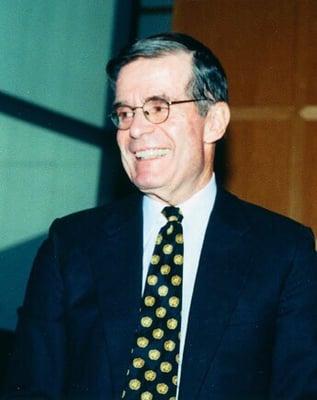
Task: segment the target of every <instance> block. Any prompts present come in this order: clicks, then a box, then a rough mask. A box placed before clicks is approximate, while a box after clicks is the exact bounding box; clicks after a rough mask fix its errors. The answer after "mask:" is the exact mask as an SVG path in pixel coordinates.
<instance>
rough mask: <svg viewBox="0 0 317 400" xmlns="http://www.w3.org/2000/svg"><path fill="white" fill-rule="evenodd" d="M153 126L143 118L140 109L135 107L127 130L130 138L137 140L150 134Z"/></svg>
mask: <svg viewBox="0 0 317 400" xmlns="http://www.w3.org/2000/svg"><path fill="white" fill-rule="evenodd" d="M153 125H154V124H152V122H150V121H148V120H147V119H146V118H145V115H144V113H143V110H142V107H137V108H135V111H134V117H133V121H132V124H131V126H130V129H129V131H130V136H131V137H132V138H134V139H137V138H139V137H140V136H142V135H144V134H146V133H152V132H153V129H154V126H153Z"/></svg>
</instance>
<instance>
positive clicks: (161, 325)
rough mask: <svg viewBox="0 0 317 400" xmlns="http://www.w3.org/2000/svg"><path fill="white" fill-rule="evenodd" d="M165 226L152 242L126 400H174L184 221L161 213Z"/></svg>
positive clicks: (176, 213)
mask: <svg viewBox="0 0 317 400" xmlns="http://www.w3.org/2000/svg"><path fill="white" fill-rule="evenodd" d="M162 214H163V215H164V216H165V217H166V219H167V223H166V225H164V226H163V227H162V228H161V229H160V231H159V234H158V236H157V238H156V242H155V248H154V252H153V255H152V257H151V262H150V266H149V270H148V275H147V278H146V283H145V288H144V293H143V297H142V302H141V307H140V314H139V320H138V326H137V329H136V332H135V340H134V346H133V348H132V350H131V361H130V365H129V367H128V370H127V381H126V385H125V388H124V390H123V392H122V399H125V400H137V399H138V400H175V398H176V390H177V384H178V382H177V375H178V362H179V343H180V328H181V307H182V279H183V254H184V248H183V228H182V225H181V222H182V219H183V216H182V214H181V212H180V209H179V208H177V207H172V206H170V207H165V208H164V209H163V210H162Z"/></svg>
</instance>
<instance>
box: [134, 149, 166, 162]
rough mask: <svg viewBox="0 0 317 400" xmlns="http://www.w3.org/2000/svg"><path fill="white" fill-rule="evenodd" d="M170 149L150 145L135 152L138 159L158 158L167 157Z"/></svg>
mask: <svg viewBox="0 0 317 400" xmlns="http://www.w3.org/2000/svg"><path fill="white" fill-rule="evenodd" d="M169 153H170V149H168V148H166V147H150V148H146V149H140V150H137V151H134V152H133V154H134V156H135V158H136V159H137V160H138V161H147V160H156V159H162V158H164V157H166V156H167V155H168V154H169Z"/></svg>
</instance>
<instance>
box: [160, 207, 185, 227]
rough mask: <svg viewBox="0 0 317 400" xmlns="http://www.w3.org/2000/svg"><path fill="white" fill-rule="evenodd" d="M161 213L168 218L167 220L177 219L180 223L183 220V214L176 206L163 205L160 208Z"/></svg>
mask: <svg viewBox="0 0 317 400" xmlns="http://www.w3.org/2000/svg"><path fill="white" fill-rule="evenodd" d="M162 214H163V215H164V217H165V218H166V219H167V220H168V222H173V221H177V222H179V223H181V222H182V220H183V214H182V212H181V210H180V209H179V208H178V207H172V206H169V207H165V208H163V210H162Z"/></svg>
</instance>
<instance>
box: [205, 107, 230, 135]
mask: <svg viewBox="0 0 317 400" xmlns="http://www.w3.org/2000/svg"><path fill="white" fill-rule="evenodd" d="M229 121H230V110H229V106H228V104H227V103H225V102H223V101H222V102H219V103H216V104H214V105H212V106H211V107H210V108H209V111H208V114H207V115H206V120H205V128H204V142H205V143H215V142H217V141H218V140H219V139H221V138H222V137H223V135H224V134H225V132H226V129H227V126H228V124H229Z"/></svg>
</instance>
